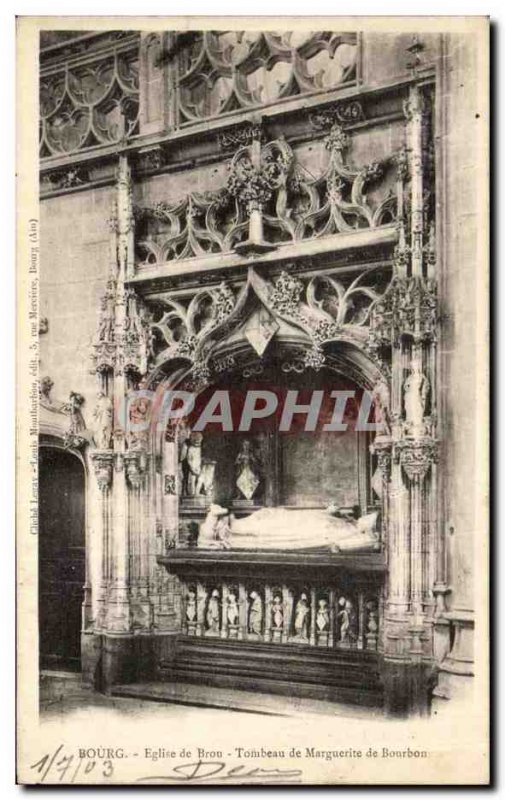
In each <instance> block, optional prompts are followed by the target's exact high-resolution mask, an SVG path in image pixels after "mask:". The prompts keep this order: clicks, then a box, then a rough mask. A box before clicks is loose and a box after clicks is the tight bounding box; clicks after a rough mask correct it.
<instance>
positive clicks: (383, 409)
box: [372, 378, 391, 436]
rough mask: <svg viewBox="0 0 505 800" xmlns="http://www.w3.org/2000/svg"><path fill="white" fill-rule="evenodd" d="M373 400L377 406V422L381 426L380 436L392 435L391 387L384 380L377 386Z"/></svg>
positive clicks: (378, 432) (379, 428) (378, 433)
mask: <svg viewBox="0 0 505 800" xmlns="http://www.w3.org/2000/svg"><path fill="white" fill-rule="evenodd" d="M372 399H373V402H374V404H375V422H376V424H377V425H378V426H379V427H378V430H377V435H378V436H390V435H391V416H390V414H391V397H390V392H389V386H388V384H387V382H386V380H385V379H384V378H381V379H380V380H379V382H378V383H377V384H376V386H375V388H374V390H373V394H372Z"/></svg>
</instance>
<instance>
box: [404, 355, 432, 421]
mask: <svg viewBox="0 0 505 800" xmlns="http://www.w3.org/2000/svg"><path fill="white" fill-rule="evenodd" d="M429 391H430V383H429V380H428V378H427V377H426V376H425V375H424V373H423V371H422V369H421V366H420V365H419V364H417V363H414V364H413V365H412V371H411V373H410V375H409V376H408V377H407V378H406V379H405V382H404V384H403V402H404V407H405V420H406V422H407V425H408V427H409V429H410V430H411V431H412V432H415V431H419V430H422V427H423V420H424V415H425V413H426V404H427V401H428V394H429Z"/></svg>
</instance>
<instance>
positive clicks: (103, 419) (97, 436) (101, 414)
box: [93, 392, 113, 450]
mask: <svg viewBox="0 0 505 800" xmlns="http://www.w3.org/2000/svg"><path fill="white" fill-rule="evenodd" d="M112 411H113V410H112V401H111V400H110V398H109V397H107V395H105V394H104V393H103V392H99V393H98V397H97V401H96V406H95V410H94V411H93V417H94V420H95V430H94V433H93V438H94V440H95V444H96V446H97V448H98V449H99V450H109V449H110V446H111V437H112Z"/></svg>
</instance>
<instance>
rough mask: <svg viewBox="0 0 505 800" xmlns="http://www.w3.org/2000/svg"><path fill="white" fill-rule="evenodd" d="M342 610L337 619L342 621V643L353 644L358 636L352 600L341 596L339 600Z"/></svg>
mask: <svg viewBox="0 0 505 800" xmlns="http://www.w3.org/2000/svg"><path fill="white" fill-rule="evenodd" d="M338 605H339V608H340V611H339V612H338V614H337V620H338V621H339V623H340V637H339V641H340V644H347V645H349V644H351V641H352V640H354V639H355V638H356V636H355V633H354V630H353V624H354V607H353V604H352V603H351V601H350V600H346V598H345V597H341V598H340V599H339V601H338Z"/></svg>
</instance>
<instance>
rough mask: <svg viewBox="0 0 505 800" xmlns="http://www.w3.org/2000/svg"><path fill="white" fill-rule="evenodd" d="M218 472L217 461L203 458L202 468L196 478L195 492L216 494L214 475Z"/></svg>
mask: <svg viewBox="0 0 505 800" xmlns="http://www.w3.org/2000/svg"><path fill="white" fill-rule="evenodd" d="M215 474H216V462H215V461H210V460H209V459H203V460H202V468H201V470H200V474H199V475H198V478H197V480H196V488H195V494H196V495H197V496H199V495H201V494H204V495H205V496H206V497H212V495H213V494H214V476H215Z"/></svg>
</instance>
